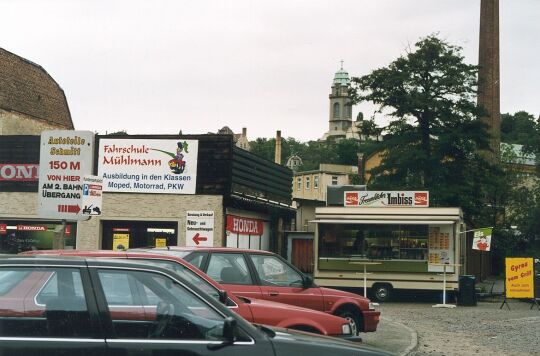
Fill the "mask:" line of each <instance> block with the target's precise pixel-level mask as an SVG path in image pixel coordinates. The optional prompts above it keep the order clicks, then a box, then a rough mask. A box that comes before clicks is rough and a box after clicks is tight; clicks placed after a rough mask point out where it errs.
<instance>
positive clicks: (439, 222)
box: [309, 219, 457, 225]
mask: <svg viewBox="0 0 540 356" xmlns="http://www.w3.org/2000/svg"><path fill="white" fill-rule="evenodd" d="M309 222H310V223H323V224H379V225H382V224H402V225H452V224H454V223H456V222H457V221H452V220H379V219H378V220H360V219H359V220H339V219H317V220H310V221H309Z"/></svg>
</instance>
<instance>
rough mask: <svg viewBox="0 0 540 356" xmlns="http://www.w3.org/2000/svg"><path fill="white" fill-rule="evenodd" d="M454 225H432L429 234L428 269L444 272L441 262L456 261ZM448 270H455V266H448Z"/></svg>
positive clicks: (450, 262)
mask: <svg viewBox="0 0 540 356" xmlns="http://www.w3.org/2000/svg"><path fill="white" fill-rule="evenodd" d="M452 226H453V225H442V226H434V225H432V226H430V227H429V235H428V248H429V252H428V271H429V272H442V271H443V266H437V265H435V264H439V263H448V264H453V263H454V243H453V242H454V239H453V233H452ZM446 272H454V267H451V266H448V267H446Z"/></svg>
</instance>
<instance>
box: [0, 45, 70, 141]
mask: <svg viewBox="0 0 540 356" xmlns="http://www.w3.org/2000/svg"><path fill="white" fill-rule="evenodd" d="M0 88H1V90H0V135H36V134H39V133H40V132H41V131H43V130H53V129H62V130H72V129H73V122H72V120H71V114H70V112H69V107H68V103H67V100H66V96H65V95H64V91H63V90H62V88H61V87H60V86H59V85H58V83H57V82H56V81H55V80H54V79H53V78H52V77H51V76H50V75H49V73H47V71H45V69H44V68H43V67H41V66H40V65H38V64H36V63H33V62H31V61H29V60H27V59H24V58H22V57H20V56H17V55H16V54H13V53H11V52H9V51H6V50H5V49H2V48H0Z"/></svg>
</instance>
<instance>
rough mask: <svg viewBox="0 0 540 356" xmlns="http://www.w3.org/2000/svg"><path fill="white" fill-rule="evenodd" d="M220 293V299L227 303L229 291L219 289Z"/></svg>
mask: <svg viewBox="0 0 540 356" xmlns="http://www.w3.org/2000/svg"><path fill="white" fill-rule="evenodd" d="M218 294H219V301H220V302H221V303H223V304H225V305H227V299H229V296H228V295H227V291H224V290H218Z"/></svg>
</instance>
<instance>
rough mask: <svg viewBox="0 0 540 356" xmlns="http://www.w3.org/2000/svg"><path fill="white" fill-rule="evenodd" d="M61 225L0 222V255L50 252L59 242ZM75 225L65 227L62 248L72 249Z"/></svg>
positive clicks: (49, 222)
mask: <svg viewBox="0 0 540 356" xmlns="http://www.w3.org/2000/svg"><path fill="white" fill-rule="evenodd" d="M61 231H62V224H60V223H58V222H52V221H17V220H0V253H9V254H12V253H19V252H24V251H30V250H51V249H53V248H62V246H53V241H55V240H57V241H58V240H59V237H60V234H61ZM76 234H77V224H75V223H68V224H66V225H65V230H64V241H63V247H64V248H66V249H74V248H75V241H76Z"/></svg>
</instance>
